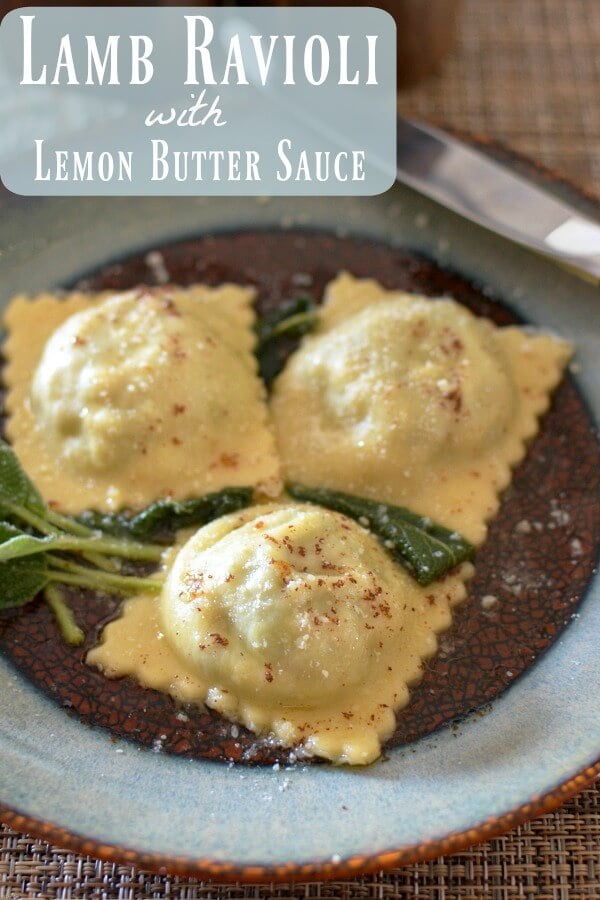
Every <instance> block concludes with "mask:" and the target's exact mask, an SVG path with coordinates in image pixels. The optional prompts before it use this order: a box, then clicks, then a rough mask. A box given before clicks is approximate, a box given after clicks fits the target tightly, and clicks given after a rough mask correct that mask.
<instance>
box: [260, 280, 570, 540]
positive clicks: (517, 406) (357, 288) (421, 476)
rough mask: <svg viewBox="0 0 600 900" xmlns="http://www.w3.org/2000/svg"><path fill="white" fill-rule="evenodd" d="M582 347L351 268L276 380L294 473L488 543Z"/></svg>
mask: <svg viewBox="0 0 600 900" xmlns="http://www.w3.org/2000/svg"><path fill="white" fill-rule="evenodd" d="M571 352H572V348H571V346H570V345H569V344H568V343H567V342H566V341H564V340H561V339H559V338H557V337H554V336H552V335H549V334H542V333H537V334H534V333H531V332H529V331H526V330H525V329H523V328H518V327H512V326H511V327H507V328H497V327H496V326H494V325H493V323H491V322H490V321H488V320H487V319H482V318H477V317H475V316H474V315H472V314H471V313H470V312H469V311H468V310H467V309H466V308H465V307H463V306H461V305H460V304H458V303H456V302H455V301H453V300H447V299H437V300H431V299H428V298H425V297H419V296H417V295H412V294H405V293H401V292H395V291H386V290H384V289H383V288H382V287H381V286H380V285H379V284H378V283H377V282H376V281H373V280H370V279H368V280H358V279H355V278H353V277H352V276H350V275H348V274H342V275H340V276H338V278H337V279H336V280H335V281H334V282H332V283H331V284H330V285H329V287H328V290H327V293H326V299H325V304H324V306H323V311H322V316H321V323H320V327H319V330H318V332H317V333H316V334H314V335H310V336H308V337H306V338H305V339H304V341H303V343H302V345H301V347H300V349H299V350H298V351H297V352H296V353H295V354H293V355H292V356H291V357H290V359H289V360H288V362H287V364H286V367H285V368H284V370H283V372H282V373H281V375H280V376H279V377H278V379H277V381H276V383H275V386H274V390H273V395H272V401H271V414H272V417H273V423H274V427H275V432H276V439H277V443H278V447H279V452H280V455H281V460H282V469H283V474H284V476H285V478H286V479H288V480H292V481H298V482H301V483H303V484H307V485H311V486H319V487H328V488H331V489H337V490H342V491H347V492H349V493H354V494H359V495H363V496H366V497H369V498H372V499H375V500H381V501H383V502H390V503H396V504H400V505H404V506H408V507H410V508H411V509H413V510H414V511H415V512H418V513H420V514H422V515H426V516H430V517H431V518H432V519H433V520H435V521H437V522H439V523H440V524H442V525H445V526H447V527H449V528H452V529H456V530H457V531H459V532H460V533H462V534H463V535H464V536H465V537H466V538H467V539H468V540H470V541H472V542H473V543H476V544H480V543H481V542H483V540H484V539H485V534H486V522H487V521H488V520H489V519H490V518H491V517H492V516H493V515H494V513H495V512H496V510H497V508H498V504H499V495H500V492H501V491H502V490H503V489H504V488H506V487H507V486H508V484H509V482H510V478H511V468H512V467H513V466H515V465H516V464H517V463H518V462H519V461H520V460H521V459H522V457H523V456H524V453H525V442H526V441H527V440H528V439H530V438H531V437H533V436H534V434H535V433H536V431H537V429H538V418H539V416H540V415H541V414H542V413H543V412H544V411H545V410H546V409H547V407H548V405H549V397H550V394H551V391H552V390H553V388H554V387H555V386H556V385H557V384H558V382H559V380H560V378H561V375H562V372H563V368H564V366H565V364H566V362H567V361H568V359H569V357H570V355H571Z"/></svg>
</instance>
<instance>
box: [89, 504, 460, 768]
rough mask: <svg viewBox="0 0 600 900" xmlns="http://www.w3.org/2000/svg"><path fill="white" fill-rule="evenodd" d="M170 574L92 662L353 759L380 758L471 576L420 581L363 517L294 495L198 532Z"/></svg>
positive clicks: (290, 741)
mask: <svg viewBox="0 0 600 900" xmlns="http://www.w3.org/2000/svg"><path fill="white" fill-rule="evenodd" d="M168 569H169V570H168V574H167V578H166V582H165V587H164V590H163V593H162V597H161V599H160V600H157V599H156V598H152V597H138V598H134V599H131V600H128V601H127V602H126V604H125V607H124V612H123V616H122V617H121V618H120V619H117V620H115V621H114V622H112V623H110V624H109V625H108V626H107V627H106V628H105V630H104V632H103V638H102V643H101V644H99V645H98V646H97V647H96V648H94V649H93V650H92V651H90V653H89V654H88V657H87V662H88V663H89V664H91V665H94V666H97V667H99V668H100V669H102V671H103V672H104V673H105V674H106V675H107V676H109V677H119V676H123V675H133V676H134V677H136V678H137V679H138V680H139V681H140V682H141V683H142V684H143V685H145V686H146V687H151V688H157V689H159V690H164V691H168V692H169V693H171V694H172V695H173V696H174V697H175V698H176V699H178V700H182V701H196V702H198V701H200V702H205V703H206V704H207V705H208V706H210V707H211V708H213V709H216V710H218V711H219V712H220V713H222V714H223V715H225V716H227V717H228V718H230V719H232V720H234V721H236V722H241V723H242V724H244V725H245V726H247V727H248V728H249V729H251V730H252V731H254V732H256V733H257V734H264V735H272V736H274V737H275V738H276V739H277V740H278V741H280V742H281V743H282V744H283V745H285V746H293V745H296V744H300V745H301V746H302V747H303V749H304V750H305V751H306V752H307V753H309V754H315V755H318V756H321V757H324V758H326V759H329V760H331V761H333V762H336V763H344V762H345V763H351V764H366V763H369V762H372V761H373V760H375V759H376V758H377V757H378V756H379V754H380V752H381V742H382V741H384V740H386V739H387V738H389V737H390V736H391V734H392V732H393V731H394V727H395V711H396V710H397V709H399V708H400V707H402V706H403V705H404V704H405V703H406V702H407V700H408V686H409V685H410V684H412V683H414V682H415V681H417V680H418V679H419V678H420V676H421V670H422V661H423V659H424V658H426V657H429V656H431V655H432V654H433V653H434V652H435V650H436V647H437V642H436V637H435V634H436V632H438V631H441V630H442V629H445V628H447V627H448V626H449V624H450V621H451V613H450V609H451V607H452V605H454V604H455V603H457V602H458V601H460V600H462V599H463V598H464V596H465V593H466V590H465V584H464V582H465V579H466V578H468V577H469V576H470V574H471V573H472V567H471V566H470V565H469V564H465V565H463V566H462V567H460V569H458V570H457V571H456V572H454V573H452V574H450V575H448V576H447V577H446V578H445V579H443V580H442V581H440V582H437V583H436V584H434V585H430V586H429V587H427V588H423V587H420V586H419V585H418V584H417V583H416V582H415V581H414V580H413V579H412V578H411V577H410V576H409V575H408V574H407V573H406V572H405V571H404V570H403V569H401V568H400V567H399V566H397V565H396V564H395V563H394V562H393V561H392V559H391V557H390V556H389V555H388V554H387V553H386V551H385V550H384V549H383V547H382V546H381V544H380V543H379V541H377V539H376V538H374V537H373V536H372V535H371V534H370V533H369V532H368V531H366V530H365V529H364V528H362V527H361V526H360V525H359V524H357V523H356V522H354V521H352V520H351V519H348V518H346V517H345V516H342V515H340V514H338V513H334V512H331V511H329V510H325V509H322V508H320V507H317V506H310V505H303V504H295V503H293V502H290V503H281V504H279V505H275V504H272V505H268V506H262V507H260V506H259V507H254V508H251V509H248V510H245V511H244V512H242V513H236V514H233V515H230V516H226V517H224V518H222V519H220V520H218V521H216V522H213V523H211V524H210V525H207V526H205V527H204V528H201V529H200V530H199V531H197V532H196V534H194V535H193V536H192V537H191V538H190V539H189V540H188V542H187V543H186V544H185V545H184V546H183V548H182V549H181V550H180V551H179V552H178V554H177V555H176V556H175V558H174V560H172V561H171V562H170V563H169V566H168Z"/></svg>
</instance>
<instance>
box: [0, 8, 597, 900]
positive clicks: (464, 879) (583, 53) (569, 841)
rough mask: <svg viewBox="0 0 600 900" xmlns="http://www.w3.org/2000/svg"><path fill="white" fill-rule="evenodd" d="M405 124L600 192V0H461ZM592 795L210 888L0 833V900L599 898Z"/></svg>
mask: <svg viewBox="0 0 600 900" xmlns="http://www.w3.org/2000/svg"><path fill="white" fill-rule="evenodd" d="M399 110H400V112H401V113H403V114H405V115H411V116H415V117H422V118H429V119H434V120H437V121H445V122H447V123H449V124H450V125H453V126H455V127H457V128H461V129H466V130H471V131H475V132H487V133H488V134H490V135H492V136H494V137H496V138H499V139H501V140H503V141H505V142H506V143H509V144H511V145H512V146H514V147H515V148H516V149H518V150H521V151H522V152H524V153H528V154H530V155H531V156H533V157H535V158H537V159H539V160H541V161H542V162H544V163H545V164H546V165H548V166H550V167H552V168H557V169H562V170H563V171H564V172H565V173H566V174H567V175H569V176H570V177H572V178H573V179H574V180H576V181H579V182H580V183H581V184H582V185H584V186H585V187H587V188H588V189H591V190H595V191H596V192H597V193H599V194H600V0H465V8H464V15H463V22H462V27H461V33H460V41H459V45H458V47H457V49H456V51H455V52H454V54H453V56H452V57H451V58H450V59H448V60H447V62H446V64H445V66H444V69H443V72H441V73H440V74H439V75H438V76H435V77H434V78H432V79H430V80H428V81H427V82H426V83H423V84H421V85H419V86H417V87H416V88H413V89H411V90H410V91H407V92H404V93H403V94H402V95H401V97H400V100H399ZM599 797H600V791H599V790H590V791H587V792H585V793H584V794H582V795H580V796H579V797H578V798H576V799H575V800H573V801H572V802H571V803H568V804H567V805H566V806H564V807H563V808H562V809H561V810H559V811H558V812H556V813H554V814H553V815H549V816H544V817H543V818H541V819H537V820H536V821H534V822H531V823H529V824H527V825H524V826H522V827H520V828H517V829H516V830H514V831H512V832H511V833H510V834H508V835H506V837H502V838H498V839H497V840H494V841H490V842H489V843H485V844H480V845H478V846H476V847H473V848H472V849H470V850H468V851H466V852H464V853H460V854H456V855H454V856H450V857H445V858H442V859H438V860H435V861H434V862H429V863H422V864H420V865H414V866H408V867H406V868H404V869H398V870H395V871H393V872H390V873H388V874H385V875H376V876H369V877H365V878H363V879H357V880H354V881H340V882H330V883H323V884H312V885H305V884H296V885H275V886H268V885H267V886H262V887H258V886H257V887H253V886H246V887H243V886H235V885H234V886H231V885H230V886H227V885H225V886H219V885H217V884H212V885H210V884H202V883H200V882H198V881H194V880H187V879H181V878H175V877H173V878H170V877H159V876H154V875H151V874H149V873H144V872H141V871H138V870H136V869H132V868H131V867H130V866H115V865H112V864H108V863H102V862H99V861H97V860H93V859H90V858H86V857H79V856H77V855H76V854H72V853H69V852H68V851H67V850H65V849H61V848H60V847H50V846H49V845H48V844H46V843H45V842H43V841H35V840H32V839H30V838H27V837H24V836H22V835H19V834H16V833H15V832H13V831H11V830H9V829H6V828H4V829H1V828H0V898H2V900H9V898H10V900H16V898H24V897H32V898H33V897H37V898H49V900H50V898H52V900H55V898H56V900H59V898H60V900H63V898H64V900H66V898H73V900H84V898H85V900H92V898H93V900H101V898H107V900H108V898H122V900H141V898H167V897H168V898H173V900H195V898H203V900H213V898H215V900H216V898H231V900H238V898H239V900H245V898H258V897H261V898H269V897H273V898H292V897H294V898H302V897H304V898H336V900H338V898H339V900H346V898H364V900H396V898H399V900H400V898H403V900H404V898H407V900H408V898H414V900H417V898H419V900H455V898H471V900H513V898H514V900H516V898H523V900H592V898H594V900H595V898H600V799H599Z"/></svg>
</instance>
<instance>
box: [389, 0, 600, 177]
mask: <svg viewBox="0 0 600 900" xmlns="http://www.w3.org/2000/svg"><path fill="white" fill-rule="evenodd" d="M398 107H399V110H400V112H401V113H402V114H403V115H408V116H413V117H415V118H423V119H434V120H437V121H440V122H447V123H448V124H450V125H453V126H454V127H455V128H458V129H460V130H465V131H473V132H484V133H486V134H489V135H491V136H493V137H495V138H498V139H500V140H501V141H503V142H504V143H507V144H510V145H511V146H512V147H514V148H515V150H520V151H521V152H522V153H526V154H528V155H529V156H532V157H534V158H535V159H539V160H540V162H543V163H545V164H546V165H547V166H549V167H550V168H553V169H559V170H562V171H563V172H564V173H565V174H567V175H569V176H570V177H571V178H572V179H574V180H575V181H578V182H579V183H580V184H582V185H585V186H586V187H588V188H589V189H590V190H595V191H596V193H597V194H600V2H599V0H464V14H463V17H462V23H461V28H460V38H459V46H458V47H457V50H456V51H455V53H453V55H452V57H451V58H449V59H448V60H446V62H445V64H444V66H443V69H442V71H441V72H440V74H439V75H437V76H434V77H433V78H430V79H428V80H427V81H426V82H423V83H421V84H420V85H418V86H417V87H416V88H413V89H411V90H409V91H404V92H403V93H402V95H401V96H400V100H399V104H398Z"/></svg>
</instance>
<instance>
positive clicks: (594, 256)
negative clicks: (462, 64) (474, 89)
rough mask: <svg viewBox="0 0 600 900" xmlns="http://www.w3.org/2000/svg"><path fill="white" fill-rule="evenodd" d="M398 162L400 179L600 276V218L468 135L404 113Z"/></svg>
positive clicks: (596, 277) (579, 270)
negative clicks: (464, 138)
mask: <svg viewBox="0 0 600 900" xmlns="http://www.w3.org/2000/svg"><path fill="white" fill-rule="evenodd" d="M397 167H398V171H397V177H398V180H399V181H401V182H402V183H403V184H407V185H408V186H409V187H412V188H414V189H415V190H417V191H419V192H420V193H422V194H425V195H426V196H427V197H430V198H431V199H432V200H435V201H437V202H438V203H440V204H441V205H442V206H445V207H448V208H449V209H451V210H453V211H454V212H457V213H459V214H460V215H461V216H464V218H466V219H469V220H470V221H472V222H476V223H477V224H478V225H481V226H483V227H484V228H487V229H488V230H489V231H493V232H495V233H496V234H500V235H502V236H503V237H507V238H509V239H510V240H513V241H515V242H516V243H518V244H522V245H523V246H525V247H529V248H530V249H532V250H535V251H536V252H538V253H542V254H543V255H544V256H547V257H550V258H551V259H554V260H556V261H558V262H560V263H561V264H562V265H566V266H567V267H568V268H569V269H571V270H573V271H575V272H576V273H577V274H579V275H581V276H583V277H585V278H587V279H588V280H589V279H590V278H591V279H592V280H594V281H595V282H600V222H597V221H594V220H593V219H591V218H588V217H587V216H584V215H582V214H581V213H580V212H578V211H577V210H576V209H575V208H574V207H572V206H570V205H569V204H568V203H565V202H564V201H563V200H560V199H558V197H555V196H554V195H553V194H551V193H550V192H549V191H546V190H544V189H543V188H540V187H538V186H537V185H536V184H534V183H533V182H532V181H529V180H528V179H527V178H525V177H523V176H522V175H519V174H518V173H516V172H513V171H512V170H511V169H509V168H507V167H506V166H503V165H502V164H501V163H497V162H495V161H494V160H492V159H490V158H489V157H488V156H486V155H485V154H484V153H482V152H480V151H478V150H475V149H473V148H472V147H470V146H469V145H467V144H465V143H464V142H463V141H461V140H459V139H457V138H455V137H452V136H451V135H449V134H447V133H446V132H444V131H442V130H441V129H438V128H435V127H433V126H431V125H425V124H423V123H417V122H412V121H409V120H408V119H402V118H399V119H398V141H397Z"/></svg>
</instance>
